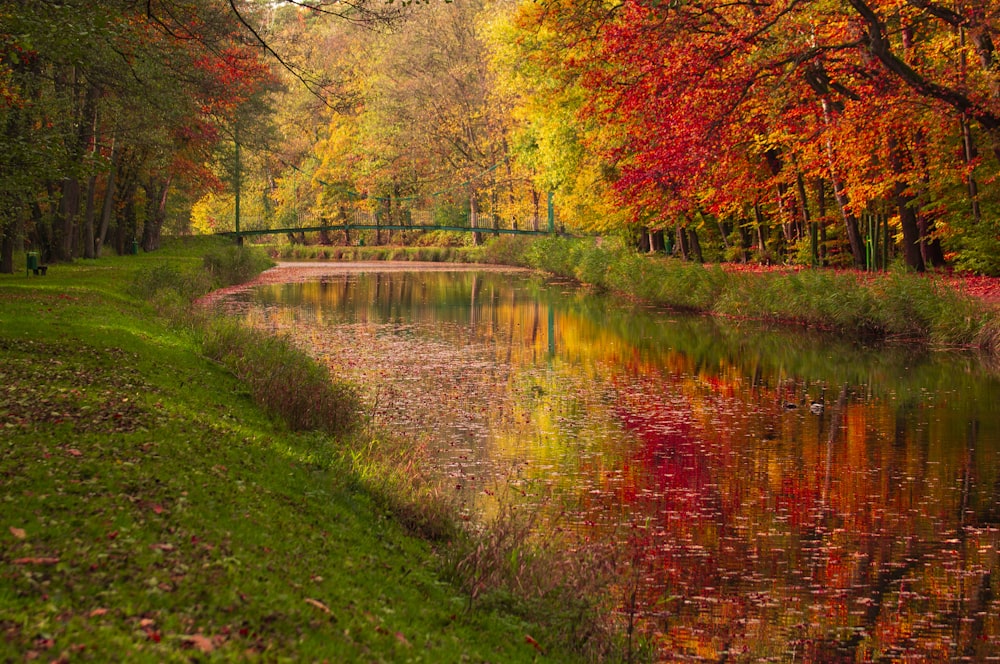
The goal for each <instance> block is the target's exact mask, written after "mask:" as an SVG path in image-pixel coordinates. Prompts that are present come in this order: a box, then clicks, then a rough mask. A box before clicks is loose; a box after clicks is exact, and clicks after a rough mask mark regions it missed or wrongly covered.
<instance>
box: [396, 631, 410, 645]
mask: <svg viewBox="0 0 1000 664" xmlns="http://www.w3.org/2000/svg"><path fill="white" fill-rule="evenodd" d="M396 640H398V641H399V642H400V643H401V644H403V645H404V646H406V647H407V648H411V647H412V646H411V645H410V642H409V641H407V640H406V637H405V636H403V633H402V632H396Z"/></svg>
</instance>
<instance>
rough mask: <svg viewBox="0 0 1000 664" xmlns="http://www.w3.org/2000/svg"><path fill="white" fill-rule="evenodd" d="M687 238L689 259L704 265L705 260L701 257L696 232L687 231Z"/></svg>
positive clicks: (692, 230)
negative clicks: (689, 250) (689, 251)
mask: <svg viewBox="0 0 1000 664" xmlns="http://www.w3.org/2000/svg"><path fill="white" fill-rule="evenodd" d="M688 237H689V239H690V241H691V257H692V258H693V259H694V260H695V262H698V263H704V262H705V259H704V258H703V257H702V255H701V242H699V241H698V231H696V230H695V229H693V228H690V229H688Z"/></svg>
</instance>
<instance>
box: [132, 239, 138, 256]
mask: <svg viewBox="0 0 1000 664" xmlns="http://www.w3.org/2000/svg"><path fill="white" fill-rule="evenodd" d="M132 255H133V256H138V255H139V241H138V240H132Z"/></svg>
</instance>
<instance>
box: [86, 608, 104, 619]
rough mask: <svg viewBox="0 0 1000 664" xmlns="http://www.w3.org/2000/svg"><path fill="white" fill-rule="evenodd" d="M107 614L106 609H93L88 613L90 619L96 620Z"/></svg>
mask: <svg viewBox="0 0 1000 664" xmlns="http://www.w3.org/2000/svg"><path fill="white" fill-rule="evenodd" d="M107 612H108V610H107V609H94V610H93V611H91V612H90V617H91V618H98V617H100V616H103V615H105V614H106V613H107Z"/></svg>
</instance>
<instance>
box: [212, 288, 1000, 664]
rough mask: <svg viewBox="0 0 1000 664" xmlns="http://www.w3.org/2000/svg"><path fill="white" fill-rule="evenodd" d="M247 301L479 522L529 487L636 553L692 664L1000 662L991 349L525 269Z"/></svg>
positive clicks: (654, 608)
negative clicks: (683, 304) (781, 320)
mask: <svg viewBox="0 0 1000 664" xmlns="http://www.w3.org/2000/svg"><path fill="white" fill-rule="evenodd" d="M230 306H233V307H235V308H237V309H238V310H240V311H242V312H244V314H245V315H247V316H248V317H250V318H251V319H252V320H253V321H254V322H255V323H256V324H261V325H266V326H270V327H276V328H280V329H283V330H287V331H290V332H292V333H293V334H294V335H295V336H296V337H297V338H298V339H300V340H302V341H303V342H306V343H308V344H310V346H311V348H312V349H313V351H314V352H315V353H316V354H317V355H318V356H319V357H321V358H323V359H324V360H325V361H327V362H329V363H330V364H331V365H332V366H333V367H335V369H336V370H338V371H340V372H347V373H349V374H351V375H352V376H355V377H357V378H359V379H361V380H363V381H364V382H365V383H366V384H368V385H372V386H375V385H377V386H378V388H377V402H375V410H376V416H377V418H378V420H379V421H380V423H382V424H383V425H386V426H389V427H391V428H393V429H394V430H396V431H399V432H402V433H404V434H405V435H407V436H409V437H411V439H412V440H413V441H414V444H428V445H430V446H431V452H432V461H433V464H434V466H435V468H436V469H437V472H439V473H440V474H441V476H442V477H445V478H447V480H448V482H449V485H452V486H454V490H455V491H456V492H460V493H461V494H462V495H464V496H465V497H466V499H467V501H468V504H469V510H470V513H471V514H472V515H473V516H474V517H476V518H484V517H485V516H488V515H489V513H490V512H491V510H494V509H496V505H497V496H498V495H504V496H506V497H508V499H510V497H514V498H516V499H517V500H524V501H530V502H531V504H532V506H533V509H536V510H538V511H539V512H541V513H542V514H543V516H544V519H543V522H544V523H545V524H546V525H545V526H544V527H545V528H550V529H555V528H559V529H565V530H571V531H574V532H577V533H580V534H582V535H583V536H585V537H588V538H604V539H606V540H610V541H614V542H616V543H618V544H619V545H620V546H621V548H622V551H623V552H624V553H625V554H627V556H628V557H629V559H630V560H633V561H635V566H634V568H633V571H632V573H631V574H630V575H628V577H627V578H626V577H623V578H622V580H621V588H620V592H621V595H622V597H630V596H631V594H632V592H633V591H634V592H635V593H636V595H637V596H638V597H639V599H640V607H641V609H640V610H641V613H642V614H643V616H644V618H645V619H646V621H647V624H649V625H651V626H652V628H653V629H654V630H655V631H656V633H657V634H658V640H659V643H660V645H661V646H662V649H663V657H664V659H666V660H668V661H690V660H693V661H701V660H706V661H722V660H725V659H727V658H728V659H729V660H730V661H816V662H830V661H876V660H877V661H962V660H965V661H1000V599H998V591H1000V587H998V586H1000V564H998V563H1000V561H998V557H1000V381H998V379H997V377H996V373H991V372H990V371H987V370H986V369H984V368H983V367H981V366H980V363H979V361H978V359H977V358H975V357H971V356H964V355H946V354H940V353H936V354H935V353H927V352H922V351H920V350H918V349H914V348H904V347H896V348H872V347H865V346H862V345H859V344H855V343H850V342H849V341H845V340H835V339H831V338H829V337H824V336H818V335H814V334H811V333H808V332H806V331H804V330H794V331H788V330H774V329H765V328H761V327H757V326H750V325H745V324H744V325H735V324H728V323H720V322H719V321H715V320H713V319H709V318H705V317H690V316H679V315H677V314H672V313H669V312H664V311H662V310H655V309H650V308H643V307H638V306H635V305H627V304H622V303H620V302H615V301H614V300H612V299H610V298H606V297H600V296H597V295H594V294H591V293H588V292H586V291H583V290H581V289H579V288H577V287H575V286H573V285H572V284H568V283H559V282H554V281H545V280H542V279H540V278H539V277H536V276H533V275H531V274H528V273H520V272H518V273H502V272H476V271H468V270H466V271H442V270H436V271H431V272H417V271H414V272H410V271H400V270H398V269H396V270H393V271H391V272H377V271H371V272H358V271H357V270H352V271H349V272H344V273H343V274H331V275H327V276H324V277H322V278H319V279H317V280H315V281H311V282H307V283H295V284H280V285H271V286H263V287H260V288H258V289H255V290H254V291H251V292H249V293H244V294H242V295H237V296H235V297H234V299H233V300H232V301H231V302H230ZM372 398H373V399H374V398H375V397H374V396H373V397H372Z"/></svg>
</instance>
